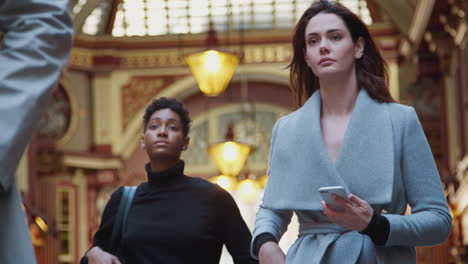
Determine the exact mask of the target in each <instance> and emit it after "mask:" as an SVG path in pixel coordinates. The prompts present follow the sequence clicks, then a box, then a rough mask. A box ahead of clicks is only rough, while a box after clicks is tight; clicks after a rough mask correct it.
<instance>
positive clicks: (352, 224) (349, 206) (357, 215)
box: [322, 194, 373, 232]
mask: <svg viewBox="0 0 468 264" xmlns="http://www.w3.org/2000/svg"><path fill="white" fill-rule="evenodd" d="M333 197H334V199H335V200H336V201H337V202H338V203H339V204H340V205H341V207H342V208H343V210H341V211H334V210H333V209H331V208H330V207H328V206H327V204H326V203H325V202H324V201H322V205H323V208H324V210H323V213H324V214H325V215H326V216H328V218H329V219H330V220H331V221H332V222H333V223H335V224H337V225H340V226H343V227H346V228H348V229H351V230H355V231H358V232H361V231H363V230H364V229H366V227H367V226H368V225H369V222H370V220H371V219H372V213H373V209H372V207H371V206H370V205H369V204H368V203H367V202H366V201H364V200H361V199H359V198H358V197H357V196H356V195H354V194H350V195H349V196H348V198H349V200H350V201H347V200H345V199H343V198H342V197H340V196H338V195H333Z"/></svg>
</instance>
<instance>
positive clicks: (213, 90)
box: [184, 22, 240, 96]
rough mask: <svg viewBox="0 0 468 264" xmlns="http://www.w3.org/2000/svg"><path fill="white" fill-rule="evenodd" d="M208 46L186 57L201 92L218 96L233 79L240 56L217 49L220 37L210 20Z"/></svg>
mask: <svg viewBox="0 0 468 264" xmlns="http://www.w3.org/2000/svg"><path fill="white" fill-rule="evenodd" d="M206 46H207V50H205V51H202V52H198V53H193V54H190V55H187V56H186V57H185V58H184V59H185V62H186V63H187V64H188V65H189V67H190V71H191V72H192V74H193V75H194V77H195V79H196V80H197V84H198V87H199V88H200V90H201V92H202V93H204V94H205V95H207V96H217V95H219V94H220V93H222V92H223V91H224V90H225V89H226V87H227V85H228V84H229V81H231V78H232V75H233V74H234V71H235V70H236V68H237V65H238V64H239V61H240V58H239V56H238V55H237V54H235V53H232V52H226V51H221V50H219V49H216V48H217V46H218V39H217V37H216V30H215V29H214V26H213V23H212V22H210V29H209V30H208V36H207V39H206Z"/></svg>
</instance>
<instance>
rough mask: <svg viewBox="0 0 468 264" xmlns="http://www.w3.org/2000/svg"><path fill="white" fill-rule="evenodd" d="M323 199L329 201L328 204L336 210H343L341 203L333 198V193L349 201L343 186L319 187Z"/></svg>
mask: <svg viewBox="0 0 468 264" xmlns="http://www.w3.org/2000/svg"><path fill="white" fill-rule="evenodd" d="M318 191H319V193H320V195H321V196H322V199H323V200H324V201H325V202H326V203H327V206H328V207H330V208H331V209H332V210H334V211H341V210H343V208H341V206H340V204H339V203H337V202H336V201H335V199H333V196H332V194H336V195H338V196H340V197H342V198H343V199H345V200H347V201H349V198H348V195H347V194H346V191H345V189H344V187H343V186H329V187H321V188H319V189H318Z"/></svg>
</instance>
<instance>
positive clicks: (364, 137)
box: [335, 89, 394, 204]
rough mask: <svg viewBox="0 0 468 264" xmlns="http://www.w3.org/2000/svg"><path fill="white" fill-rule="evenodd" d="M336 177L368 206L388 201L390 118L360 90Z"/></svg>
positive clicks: (390, 188) (391, 151)
mask: <svg viewBox="0 0 468 264" xmlns="http://www.w3.org/2000/svg"><path fill="white" fill-rule="evenodd" d="M335 169H336V171H337V175H338V176H339V177H341V178H342V180H343V181H344V182H345V183H346V185H347V187H348V188H349V190H350V191H351V193H353V194H355V195H357V196H358V197H360V198H361V199H364V200H366V201H367V202H368V203H369V204H386V203H389V202H390V201H391V197H392V191H393V175H394V171H393V170H394V142H393V130H392V124H391V119H390V114H389V112H388V108H387V105H386V104H379V103H377V102H375V101H374V100H373V99H372V98H370V97H369V95H368V94H367V92H366V91H365V90H364V89H361V91H360V92H359V95H358V98H357V101H356V105H355V107H354V110H353V114H352V117H351V120H350V122H349V124H348V128H347V130H346V134H345V138H344V139H343V142H342V143H341V149H340V154H339V156H338V159H337V161H336V164H335Z"/></svg>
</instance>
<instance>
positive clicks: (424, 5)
mask: <svg viewBox="0 0 468 264" xmlns="http://www.w3.org/2000/svg"><path fill="white" fill-rule="evenodd" d="M435 2H436V0H418V3H417V5H416V10H415V11H414V15H413V16H412V20H411V25H410V27H409V29H408V33H407V34H406V36H407V38H406V39H404V40H403V41H402V42H401V44H400V48H399V52H400V54H401V55H403V56H407V55H410V54H413V53H414V52H415V51H416V50H417V49H418V47H419V44H420V43H421V40H422V38H423V35H424V32H426V29H427V25H428V23H429V20H430V18H431V15H432V11H433V9H434V6H435Z"/></svg>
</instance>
